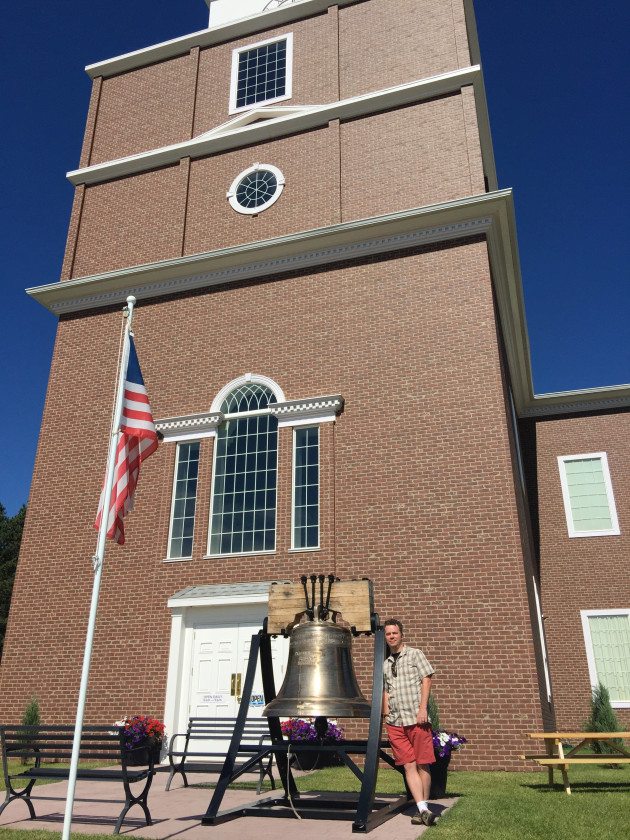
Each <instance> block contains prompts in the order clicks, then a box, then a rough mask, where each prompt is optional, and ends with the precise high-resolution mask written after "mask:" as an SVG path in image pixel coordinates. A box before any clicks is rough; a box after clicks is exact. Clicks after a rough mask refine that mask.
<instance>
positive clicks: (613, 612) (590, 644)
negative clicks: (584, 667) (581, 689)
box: [580, 609, 630, 709]
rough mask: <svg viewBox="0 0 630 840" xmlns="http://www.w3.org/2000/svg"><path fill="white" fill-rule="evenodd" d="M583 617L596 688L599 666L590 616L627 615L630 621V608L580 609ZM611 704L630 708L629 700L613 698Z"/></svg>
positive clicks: (587, 657) (592, 685)
mask: <svg viewBox="0 0 630 840" xmlns="http://www.w3.org/2000/svg"><path fill="white" fill-rule="evenodd" d="M580 615H581V617H582V633H583V634H584V645H585V647H586V661H587V662H588V673H589V677H590V680H591V687H592V688H596V687H597V684H598V682H599V679H598V677H597V667H596V665H595V651H594V650H593V641H592V639H591V628H590V625H589V622H588V620H589V618H592V617H597V616H600V615H626V616H628V620H629V621H630V609H620V610H580ZM610 705H611V706H612V707H613V709H630V699H629V700H611V701H610Z"/></svg>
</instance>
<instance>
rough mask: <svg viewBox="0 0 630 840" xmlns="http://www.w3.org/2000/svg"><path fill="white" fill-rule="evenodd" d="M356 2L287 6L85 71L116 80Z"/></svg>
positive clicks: (321, 0)
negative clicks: (198, 50)
mask: <svg viewBox="0 0 630 840" xmlns="http://www.w3.org/2000/svg"><path fill="white" fill-rule="evenodd" d="M355 2H356V0H336V1H335V3H331V2H329V0H308V2H303V3H296V4H293V3H290V4H286V5H284V6H281V7H280V8H279V9H273V10H271V11H268V12H260V13H259V14H257V15H250V16H249V17H246V18H242V19H241V20H237V21H234V22H232V23H227V24H223V25H222V26H213V27H211V28H209V29H201V30H200V31H199V32H193V33H192V34H191V35H182V36H181V37H180V38H173V39H172V40H170V41H164V42H162V43H161V44H155V45H154V46H151V47H145V48H144V49H141V50H135V51H134V52H130V53H125V54H124V55H120V56H117V57H116V58H110V59H107V60H106V61H99V62H97V63H96V64H89V65H88V66H87V67H86V68H85V72H86V73H87V74H88V76H90V77H91V78H92V79H95V78H97V77H98V76H103V77H107V76H115V75H117V74H118V73H124V72H126V71H127V70H134V69H135V68H137V67H146V66H147V65H149V64H155V63H156V62H158V61H164V60H166V59H168V58H175V57H176V56H178V55H185V54H186V53H187V52H189V51H190V50H191V49H192V48H193V47H211V46H212V45H213V44H220V43H222V42H224V41H233V40H235V39H237V38H244V37H245V36H247V35H250V34H252V33H254V32H260V31H261V30H264V29H274V28H275V27H277V26H283V25H284V24H287V23H291V22H292V21H294V20H301V19H303V18H307V17H312V16H313V15H317V14H321V13H322V12H325V11H326V10H327V9H328V8H329V6H348V5H349V4H350V3H355Z"/></svg>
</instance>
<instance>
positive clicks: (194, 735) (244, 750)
mask: <svg viewBox="0 0 630 840" xmlns="http://www.w3.org/2000/svg"><path fill="white" fill-rule="evenodd" d="M235 724H236V718H215V717H212V718H210V717H191V718H188V728H187V729H186V732H178V733H177V734H175V735H173V736H172V738H171V739H170V743H169V751H168V761H169V764H170V765H171V772H170V774H169V777H168V781H167V782H166V790H169V789H170V786H171V781H172V780H173V776H174V775H175V774H176V773H181V774H182V778H183V780H184V787H188V779H187V778H186V771H188V772H189V773H191V772H194V773H220V772H221V770H222V769H223V763H224V761H225V756H226V755H227V751H228V748H229V746H230V740H231V738H232V733H233V732H234V726H235ZM182 738H184V744H183V747H181V746H180V749H176V747H177V746H178V745H181V739H182ZM248 738H249V739H253V740H254V739H255V740H256V743H252V742H250V743H247V739H248ZM178 739H180V740H178ZM209 740H212V741H223V742H224V743H225V749H216V750H215V749H213V750H208V748H207V746H205V745H203V746H202V745H199V744H198V743H197V742H199V741H209ZM265 740H267V741H269V742H271V736H270V735H269V726H268V724H267V720H266V719H265V718H248V719H247V720H246V721H245V731H244V733H243V740H242V742H241V744H240V746H239V748H238V752H239V754H240V755H244V756H247V755H250V756H252V755H254V756H257V757H256V758H255V759H254V760H252V759H251V758H250V759H249V761H248V760H245V761H244V762H243V763H242V764H241V765H239V767H238V770H237V771H236V773H235V774H234V776H233V780H234V779H236V778H237V777H238V776H241V775H242V774H243V773H247V772H249V771H254V770H255V769H256V768H257V769H258V784H257V786H256V793H257V794H259V793H260V791H261V788H262V783H263V779H264V778H265V776H268V777H269V780H270V781H271V787H272V790H275V789H276V783H275V780H274V778H273V772H272V765H273V753H272V752H271V746H270V748H269V752H268V753H265V754H264V755H262V756H261V755H260V753H261V750H263V752H264V749H263V746H262V745H263V742H264V741H265Z"/></svg>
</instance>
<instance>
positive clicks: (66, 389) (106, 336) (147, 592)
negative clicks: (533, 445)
mask: <svg viewBox="0 0 630 840" xmlns="http://www.w3.org/2000/svg"><path fill="white" fill-rule="evenodd" d="M453 277H458V278H463V279H461V281H460V282H459V284H458V294H457V303H456V304H455V303H454V297H453V288H452V286H453ZM119 325H120V315H119V313H118V312H117V311H112V310H105V311H95V312H90V313H88V314H84V315H81V316H77V317H73V318H64V319H62V321H61V323H60V326H59V336H58V340H57V345H56V348H55V355H54V359H53V365H52V371H51V389H50V393H49V396H48V400H47V403H46V408H45V413H44V420H43V426H42V438H41V445H40V449H39V453H38V458H37V464H36V468H35V474H34V478H33V487H32V495H31V501H30V504H29V519H28V523H27V529H26V533H25V538H24V546H23V551H22V557H21V560H20V572H19V575H18V579H17V583H16V590H15V600H14V605H13V609H12V613H11V619H10V625H9V632H8V635H7V646H6V649H5V651H6V652H5V656H4V658H3V661H2V670H1V672H0V674H1V676H0V679H1V685H0V718H2V719H5V720H9V719H13V720H15V719H18V718H19V717H20V715H21V712H22V709H23V707H24V705H25V703H26V702H27V701H28V698H29V697H30V694H31V693H32V692H33V691H36V692H37V694H38V696H39V697H40V698H41V701H42V712H43V715H44V716H45V717H46V718H51V719H52V718H55V719H65V720H69V719H71V718H72V713H73V708H74V704H75V703H76V696H77V690H78V680H79V672H80V663H81V655H82V649H83V644H84V635H85V626H86V622H87V615H88V606H89V598H90V592H91V586H92V569H91V564H90V557H91V555H92V553H93V551H94V546H95V539H96V533H95V532H94V531H93V530H92V522H93V518H94V515H95V510H96V505H97V501H98V494H99V491H100V486H101V481H102V473H103V469H104V463H105V457H106V439H107V418H108V417H109V412H110V406H111V399H112V394H111V385H110V383H111V382H112V381H113V376H114V364H115V359H116V354H117V341H118V333H119ZM135 327H136V346H137V348H138V354H139V357H140V360H141V364H142V367H143V371H144V374H145V382H146V385H147V389H148V392H149V394H150V398H151V403H152V407H153V410H154V413H155V415H156V416H157V417H161V416H162V417H163V416H172V415H175V414H186V413H192V412H198V411H203V410H207V409H208V407H209V405H210V403H211V401H212V399H213V397H214V395H215V394H216V393H217V392H218V390H219V389H220V388H221V387H222V386H223V385H224V384H225V383H226V382H229V381H230V380H232V379H233V378H235V377H236V376H239V375H242V374H243V373H245V372H247V371H252V372H257V373H264V374H266V375H268V376H271V377H272V378H273V379H275V380H276V381H277V382H278V383H279V384H280V385H281V386H282V388H283V389H284V391H285V394H286V396H287V398H288V399H291V398H294V397H301V396H310V395H317V394H321V393H333V392H341V393H342V394H343V395H344V397H345V399H346V402H345V409H344V412H343V413H342V414H341V415H340V417H339V418H338V420H337V422H336V423H335V424H334V425H333V424H323V426H322V522H323V528H322V548H321V551H320V552H318V553H316V554H311V553H298V554H295V553H292V552H291V553H290V552H289V551H288V548H289V544H290V542H289V541H290V530H289V529H290V486H291V463H290V461H291V457H290V455H291V432H290V429H281V430H280V451H281V462H280V472H279V485H278V528H279V531H278V544H277V551H276V553H275V554H273V555H265V556H258V557H244V558H242V559H240V560H239V559H238V558H226V559H225V561H221V560H217V559H211V560H204V559H203V555H204V553H205V550H206V548H205V546H206V543H207V522H208V514H209V503H210V478H211V459H212V442H211V441H208V440H206V441H204V442H203V444H202V454H201V464H200V468H201V480H200V495H199V506H198V516H197V528H196V533H195V542H194V559H193V560H192V561H190V562H186V563H164V562H163V561H164V556H165V552H166V541H167V534H168V516H169V507H170V494H171V487H172V475H173V465H174V457H175V447H174V445H173V444H162V446H161V447H160V449H159V451H158V453H157V454H156V455H154V456H153V457H152V458H151V459H149V461H148V462H147V463H146V464H145V465H144V467H143V471H142V474H141V477H140V483H139V488H138V495H137V499H136V508H135V510H134V511H133V513H131V514H130V515H129V516H128V518H127V520H126V526H125V527H126V534H127V539H128V543H127V545H126V546H124V547H122V548H121V547H118V546H116V545H111V546H108V549H107V555H106V562H105V567H104V573H103V583H102V594H101V602H100V607H99V620H98V626H97V630H96V639H95V645H94V654H93V665H92V674H91V678H90V690H89V693H88V704H87V719H88V720H99V719H100V720H102V719H105V720H109V719H110V718H111V719H112V720H114V719H115V718H116V716H117V715H119V714H121V713H125V712H135V711H139V710H141V711H143V712H146V713H151V714H156V715H161V714H162V713H163V703H164V691H165V681H166V668H167V658H168V655H167V651H168V644H169V633H170V619H169V612H168V610H167V608H166V601H167V599H168V597H169V596H171V595H172V594H173V593H175V592H177V591H178V590H180V589H182V588H183V587H184V586H188V585H194V584H211V583H230V582H238V581H247V580H264V579H278V578H289V579H294V580H295V579H298V578H299V575H300V574H302V573H304V572H311V571H317V572H319V571H322V572H325V573H328V572H329V571H333V572H336V573H337V574H338V575H339V576H340V577H341V578H342V579H348V578H352V577H363V576H367V577H370V578H371V579H372V580H373V581H374V586H375V593H376V601H377V603H376V608H377V611H378V613H379V614H380V615H381V617H386V616H389V615H391V614H394V615H399V616H401V617H402V619H403V621H405V624H406V626H407V633H408V638H409V642H410V643H412V644H418V645H419V646H421V647H422V648H423V649H424V650H425V652H426V653H427V655H428V657H429V659H430V661H431V662H432V663H433V664H434V666H435V667H436V671H437V677H436V683H435V685H436V692H437V696H438V698H439V701H440V706H441V709H442V717H443V722H444V724H445V725H447V726H452V727H454V728H457V730H458V731H460V732H462V733H464V734H465V735H466V736H467V737H468V738H470V745H469V747H468V748H467V750H466V752H465V753H463V754H462V756H461V757H458V762H460V766H468V767H479V768H481V767H485V768H490V767H512V768H514V767H516V766H518V762H516V761H515V760H514V759H513V758H512V756H513V755H514V754H515V753H516V752H517V751H518V749H519V747H518V744H519V738H520V737H521V735H522V733H523V732H526V731H529V730H532V729H533V728H538V727H540V725H541V721H540V712H539V710H537V705H536V689H535V682H536V674H535V661H534V654H533V648H532V639H531V635H532V634H531V627H530V623H529V616H528V610H527V593H526V591H525V583H524V580H523V573H522V564H523V560H522V548H521V537H520V532H519V521H518V511H517V506H516V503H515V497H514V486H513V470H512V459H511V453H510V442H509V435H508V430H507V422H506V411H505V404H504V398H503V394H502V389H501V369H500V360H499V350H498V345H497V340H496V333H495V329H494V320H493V302H492V293H491V283H490V277H489V267H488V262H487V254H486V245H485V242H484V241H483V239H482V238H474V239H471V240H467V241H463V242H460V243H458V244H456V245H455V244H453V245H449V244H441V245H439V246H434V247H425V248H422V249H417V250H413V251H409V252H401V253H398V254H396V255H395V256H394V257H393V258H391V259H390V258H387V257H373V258H370V259H367V260H365V261H361V262H349V263H347V264H344V265H341V266H334V267H331V268H328V267H324V268H321V269H320V270H317V271H310V272H308V271H305V272H301V273H295V274H290V275H286V276H283V277H279V278H275V279H273V280H267V281H265V280H261V281H257V282H251V283H240V284H234V285H229V286H224V287H216V288H215V289H213V290H211V291H205V292H199V293H194V294H189V295H186V296H181V297H177V298H173V299H170V298H169V299H165V300H159V299H158V300H154V301H152V302H150V303H146V304H144V305H142V306H140V307H139V308H138V309H137V312H136V315H135ZM235 339H237V340H235ZM473 355H474V358H475V360H476V364H475V376H474V378H471V376H470V364H469V359H470V358H471V356H473ZM79 393H80V394H81V399H80V400H79V399H77V394H79ZM471 418H474V421H472V422H471ZM70 426H72V427H73V428H81V429H83V430H85V438H84V439H83V440H82V451H81V458H80V459H76V458H72V459H69V458H68V457H67V429H68V428H69V427H70ZM90 488H91V489H90ZM42 603H46V604H49V605H50V606H49V607H47V608H46V610H45V611H44V613H43V614H42V610H41V606H40V605H41V604H42ZM61 627H63V633H64V644H63V646H60V645H59V644H58V637H59V629H60V628H61ZM372 662H373V657H372V652H371V644H370V642H369V640H359V641H358V642H357V645H356V666H357V671H358V673H359V678H360V680H361V683H362V685H364V686H365V687H366V690H367V687H368V686H369V685H370V673H371V669H372ZM130 669H133V673H134V674H136V675H137V676H134V679H133V680H129V673H130ZM24 674H28V675H29V679H28V680H25V679H24ZM368 693H369V691H368ZM515 698H518V702H515ZM498 720H500V721H501V730H500V733H497V728H496V723H497V721H498Z"/></svg>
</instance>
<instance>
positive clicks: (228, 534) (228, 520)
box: [209, 381, 278, 554]
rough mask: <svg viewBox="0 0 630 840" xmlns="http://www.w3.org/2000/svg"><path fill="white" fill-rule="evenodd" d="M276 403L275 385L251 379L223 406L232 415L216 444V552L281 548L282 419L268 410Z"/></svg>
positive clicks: (213, 518) (213, 539)
mask: <svg viewBox="0 0 630 840" xmlns="http://www.w3.org/2000/svg"><path fill="white" fill-rule="evenodd" d="M275 402H277V399H276V395H275V394H274V392H273V390H272V389H271V388H270V387H268V386H267V385H265V384H263V383H260V382H252V381H250V382H245V383H242V384H239V385H237V386H236V387H234V388H233V389H232V390H230V391H229V392H228V393H227V394H226V395H225V396H224V398H223V400H222V402H221V404H220V406H219V411H220V412H221V413H222V414H223V415H225V417H226V419H225V422H224V423H223V424H222V425H221V426H220V427H219V429H218V432H217V438H216V446H215V466H214V481H213V485H212V505H211V514H210V547H209V549H210V550H209V553H210V554H244V553H247V552H259V551H274V550H275V547H276V487H277V475H278V420H277V418H276V417H272V416H271V414H270V413H269V408H268V407H269V406H270V405H271V404H273V403H275Z"/></svg>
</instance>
